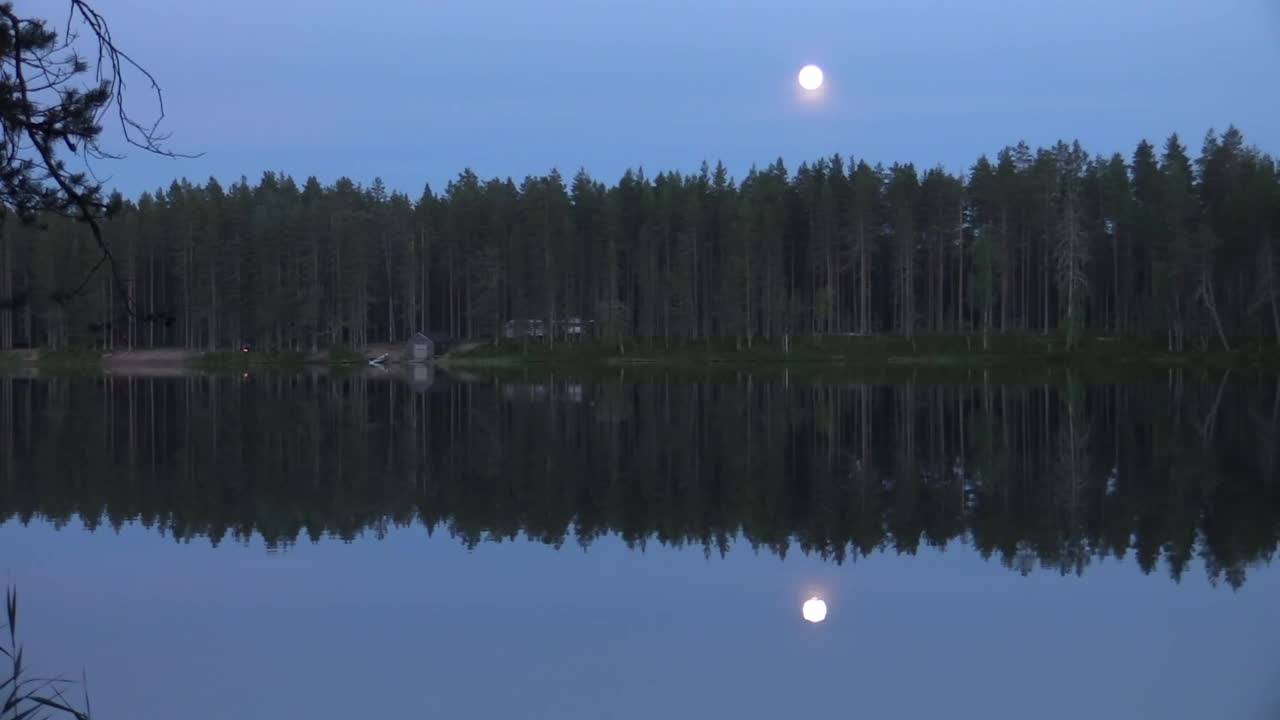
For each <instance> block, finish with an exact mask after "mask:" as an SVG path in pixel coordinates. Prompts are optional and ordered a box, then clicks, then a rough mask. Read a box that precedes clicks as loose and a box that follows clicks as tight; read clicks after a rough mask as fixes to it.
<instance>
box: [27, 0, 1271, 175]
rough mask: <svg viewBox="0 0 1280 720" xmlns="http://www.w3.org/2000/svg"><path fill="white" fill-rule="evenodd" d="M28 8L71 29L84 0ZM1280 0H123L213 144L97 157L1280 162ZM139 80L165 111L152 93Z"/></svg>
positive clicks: (113, 146)
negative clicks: (814, 75)
mask: <svg viewBox="0 0 1280 720" xmlns="http://www.w3.org/2000/svg"><path fill="white" fill-rule="evenodd" d="M28 4H30V5H31V6H32V7H33V8H37V9H47V11H48V14H49V16H50V17H53V18H54V21H55V25H60V24H61V22H62V21H63V20H65V17H64V16H65V13H64V12H63V9H64V8H63V7H62V6H64V5H65V3H57V2H34V3H28ZM1276 6H1277V3H1276V1H1275V0H1228V1H1227V2H1223V3H1210V2H1204V0H1165V1H1164V2H1161V3H1159V12H1153V11H1152V7H1153V6H1152V3H1151V2H1150V0H1080V2H1070V3H1066V2H1059V3H1044V2H1016V1H1015V0H970V1H969V2H963V3H957V2H955V1H954V0H916V1H914V2H909V3H899V2H847V1H846V0H812V1H811V2H806V3H796V4H795V6H794V7H788V8H787V11H786V12H785V13H784V12H779V7H780V6H779V5H778V4H777V3H776V2H765V1H764V0H699V2H687V1H679V0H655V2H651V3H620V2H598V1H594V2H593V1H592V0H546V1H545V2H533V3H531V2H528V0H432V2H422V1H421V0H379V1H378V2H376V3H365V4H363V5H362V6H361V10H360V12H358V13H351V12H350V11H349V10H350V8H349V5H347V4H344V3H338V2H331V1H321V2H315V1H314V0H312V1H311V2H307V1H306V0H273V1H272V2H266V3H264V2H261V1H260V0H220V2H204V3H200V2H182V3H175V2H173V1H172V0H129V2H114V3H109V7H108V6H107V4H104V5H103V7H102V10H103V12H104V14H106V15H107V17H108V20H109V22H110V23H111V31H112V36H113V38H114V40H115V41H116V42H117V43H118V44H119V45H120V46H121V47H122V48H124V49H125V50H127V51H128V52H129V55H130V56H131V57H132V58H134V59H135V60H137V61H138V62H139V63H141V64H142V65H143V66H145V67H147V68H148V69H150V70H152V71H153V72H154V74H155V75H156V79H157V81H159V83H160V85H161V86H162V87H163V88H164V93H165V96H164V99H165V111H166V112H165V121H164V123H163V124H162V125H161V127H160V129H161V131H163V132H169V133H172V138H171V139H170V142H169V143H168V145H169V146H170V148H171V149H173V150H175V151H178V152H183V153H188V154H199V153H203V155H201V156H200V157H199V158H196V159H181V160H173V159H170V158H158V157H148V156H147V154H146V153H143V152H141V151H137V152H130V148H128V146H126V145H125V144H124V143H123V141H122V140H121V139H120V138H119V137H118V135H119V133H118V131H117V130H115V129H113V127H111V126H112V123H107V125H108V127H107V128H106V130H105V131H104V132H105V133H106V135H107V137H106V138H104V141H105V142H106V148H105V149H107V150H111V151H118V152H122V153H124V154H126V155H127V159H126V160H124V161H119V162H102V163H97V164H96V166H95V168H94V170H95V172H97V173H98V174H99V175H100V176H105V177H104V179H105V180H106V184H107V187H108V188H118V189H120V190H121V191H123V192H124V193H125V194H127V195H136V194H137V193H139V192H141V191H142V190H154V189H156V188H158V187H159V188H163V187H168V184H169V182H170V181H171V180H173V179H174V178H175V177H182V176H185V177H188V178H191V179H192V180H194V181H203V180H206V179H208V177H209V176H210V175H214V176H216V177H217V178H218V179H219V181H220V182H222V183H223V184H224V185H226V184H227V183H230V182H234V181H236V180H238V179H239V178H240V176H241V175H246V176H247V177H248V179H249V180H250V182H254V181H256V180H258V179H259V178H260V177H261V175H262V172H263V171H266V170H278V171H283V172H287V173H290V174H292V175H294V176H295V178H297V179H298V180H299V181H301V180H302V179H305V178H306V176H307V175H311V174H314V175H316V176H318V178H319V179H320V180H321V181H322V182H326V183H328V182H333V181H334V180H335V179H337V178H338V177H339V176H342V175H346V176H348V177H350V178H351V179H353V180H355V181H357V182H361V183H366V184H367V183H369V182H371V181H372V180H373V179H374V178H375V177H381V178H382V179H383V180H384V181H385V182H386V184H387V186H388V187H389V188H392V189H399V190H402V191H405V192H408V193H409V194H410V195H411V196H414V197H416V196H417V194H418V193H420V192H421V191H422V185H423V183H424V182H430V183H431V184H432V187H433V188H435V189H436V190H440V189H442V188H443V186H444V184H445V183H447V182H448V181H449V180H451V179H454V178H456V177H457V174H458V173H459V172H461V171H462V170H463V169H464V168H466V167H468V166H469V167H471V168H472V169H474V170H475V171H476V172H477V173H478V174H479V175H480V176H481V177H486V178H487V177H492V176H494V175H498V176H501V177H504V178H505V177H507V176H512V177H513V178H514V179H515V181H516V182H517V183H519V181H520V179H521V178H523V177H524V176H525V175H526V174H541V173H546V172H548V171H549V170H550V169H551V168H552V167H557V168H559V169H560V171H561V173H562V174H565V175H568V176H570V177H571V176H572V175H573V173H574V171H576V170H577V169H578V168H579V167H582V168H585V169H586V170H587V171H588V172H589V173H591V175H592V176H594V177H596V178H597V179H600V180H604V181H607V182H614V181H616V180H617V179H618V178H619V177H621V176H622V173H623V172H624V171H625V170H626V169H627V168H632V169H635V168H637V167H639V166H643V167H644V168H645V170H646V171H647V172H649V173H652V172H657V171H660V170H682V171H683V170H689V171H696V170H697V168H698V166H699V164H700V163H701V162H702V161H703V160H704V159H705V160H708V161H709V162H711V163H712V164H714V163H715V161H716V160H723V161H724V162H725V164H726V165H727V166H728V167H729V169H730V172H731V173H733V174H735V175H737V176H738V177H739V178H741V176H742V175H743V174H744V173H745V172H746V171H747V170H748V169H749V168H750V167H751V165H752V164H756V163H766V162H770V161H772V160H774V159H776V158H778V157H782V158H783V159H784V160H785V161H786V163H787V166H788V168H789V169H794V168H795V166H796V165H798V164H799V163H800V162H801V161H813V160H814V159H816V158H818V157H824V156H830V155H831V154H832V153H835V152H840V153H843V154H844V155H845V156H846V157H848V156H856V157H857V158H859V159H866V160H868V161H870V162H871V163H872V164H874V163H876V162H885V163H892V162H895V161H901V162H914V163H916V164H917V165H918V166H921V165H922V166H924V167H932V166H933V165H935V164H937V163H941V164H943V165H944V167H945V168H946V169H947V170H949V171H952V172H967V171H968V169H969V168H970V167H971V166H972V165H973V163H974V161H975V160H977V158H978V156H979V155H980V154H982V153H988V154H994V153H995V152H998V151H999V150H1000V148H1001V147H1003V146H1004V145H1006V144H1013V143H1017V142H1018V141H1019V140H1026V141H1027V142H1028V143H1029V144H1031V145H1032V147H1035V146H1038V145H1052V144H1053V143H1055V142H1057V141H1058V140H1059V139H1066V140H1067V141H1071V140H1073V139H1079V140H1080V142H1081V143H1083V144H1084V146H1085V149H1086V150H1087V151H1089V152H1090V153H1103V154H1110V153H1112V152H1121V153H1123V154H1124V155H1125V156H1130V155H1131V154H1132V153H1133V150H1134V148H1135V147H1136V146H1137V144H1138V141H1139V140H1142V139H1144V138H1145V139H1147V140H1150V141H1152V142H1153V143H1155V144H1156V146H1157V147H1159V146H1160V145H1161V144H1162V143H1163V141H1164V139H1165V138H1166V137H1168V135H1169V133H1172V132H1175V131H1176V132H1178V133H1179V134H1180V135H1181V137H1182V138H1183V142H1185V143H1187V144H1189V145H1191V146H1192V150H1193V151H1198V149H1199V144H1200V140H1201V139H1202V138H1203V137H1204V134H1205V131H1206V130H1208V129H1209V128H1210V127H1214V128H1217V129H1218V130H1219V131H1221V130H1222V129H1225V128H1226V126H1227V125H1228V124H1231V123H1235V124H1236V125H1238V126H1239V127H1240V129H1241V130H1242V131H1243V132H1244V134H1245V138H1246V140H1247V141H1248V142H1251V143H1256V144H1258V145H1259V146H1260V147H1261V148H1262V149H1263V150H1266V151H1268V152H1271V153H1276V152H1280V123H1277V122H1275V118H1276V117H1280V93H1274V92H1272V93H1268V92H1260V91H1259V87H1260V86H1259V84H1258V80H1257V78H1267V77H1276V76H1277V74H1280V11H1277V9H1276ZM246 18H252V22H248V23H246V22H245V19H246ZM300 20H305V21H306V31H305V32H302V31H299V27H300V25H299V22H300ZM1100 28H1104V29H1106V30H1105V31H1100ZM1135 28H1141V31H1140V32H1137V31H1126V29H1135ZM59 29H61V28H59ZM851 29H854V30H853V32H854V33H855V34H854V35H851V34H850V33H851ZM979 37H991V38H999V41H998V42H975V40H974V39H975V38H979ZM851 38H856V39H851ZM1188 47H1194V48H1196V52H1187V48H1188ZM583 58H590V62H584V61H583ZM810 61H812V62H817V63H819V64H821V65H822V68H823V70H824V72H825V74H826V76H827V77H828V78H830V79H831V80H830V81H829V82H826V83H825V84H824V85H823V86H822V87H821V88H820V89H819V90H818V91H816V92H814V91H806V90H804V89H802V88H801V87H800V86H799V84H798V83H797V72H798V71H799V69H800V68H799V66H800V65H803V64H805V63H806V62H810ZM459 68H463V69H464V70H463V71H461V72H459ZM837 78H838V85H839V93H835V92H834V89H835V85H833V83H835V82H836V79H837ZM130 80H131V84H130V86H129V89H130V91H131V92H132V94H133V95H134V97H136V98H137V104H136V105H135V106H134V108H133V109H134V110H135V111H136V112H137V113H138V115H139V116H141V117H140V119H141V120H143V121H144V122H149V121H150V120H151V119H152V117H151V116H150V115H149V114H148V113H147V110H148V109H150V106H148V105H147V104H146V92H145V91H146V87H147V84H146V82H145V80H144V79H143V78H140V77H131V78H130ZM796 95H799V96H800V97H799V98H797V97H796ZM819 97H821V100H822V102H821V103H816V102H809V101H812V100H817V99H818V98H819ZM726 118H732V122H726Z"/></svg>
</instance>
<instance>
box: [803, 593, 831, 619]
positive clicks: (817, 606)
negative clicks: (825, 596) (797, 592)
mask: <svg viewBox="0 0 1280 720" xmlns="http://www.w3.org/2000/svg"><path fill="white" fill-rule="evenodd" d="M800 612H801V614H803V615H804V619H805V620H808V621H809V622H811V623H820V622H822V621H823V620H826V619H827V604H826V603H825V602H823V601H822V600H820V599H818V598H816V597H811V598H809V599H808V600H805V601H804V606H803V607H801V608H800Z"/></svg>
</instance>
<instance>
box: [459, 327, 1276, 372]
mask: <svg viewBox="0 0 1280 720" xmlns="http://www.w3.org/2000/svg"><path fill="white" fill-rule="evenodd" d="M439 363H440V365H441V366H443V367H446V368H447V367H457V368H461V369H486V368H487V369H501V368H508V369H510V368H521V367H585V366H604V367H627V366H652V367H662V368H687V369H696V368H711V367H721V368H728V369H732V368H804V369H815V368H820V367H821V368H828V369H838V368H850V369H856V368H879V367H900V368H972V369H980V368H991V369H997V368H1019V369H1029V368H1038V367H1081V366H1096V367H1115V368H1121V367H1138V368H1140V367H1155V368H1165V367H1169V368H1176V367H1211V368H1280V346H1276V345H1274V344H1271V345H1263V344H1252V345H1245V346H1241V347H1240V348H1236V349H1233V350H1232V351H1230V352H1226V351H1222V350H1220V349H1214V348H1210V349H1208V350H1205V351H1199V350H1197V351H1187V352H1181V353H1172V352H1169V351H1168V350H1167V349H1165V348H1163V347H1161V346H1159V345H1158V344H1154V343H1144V342H1140V341H1132V340H1120V339H1111V338H1085V339H1083V340H1081V341H1079V342H1078V343H1076V344H1075V345H1074V346H1073V347H1071V348H1070V349H1068V348H1067V345H1066V342H1065V340H1064V339H1062V338H1058V337H1054V336H1013V335H1005V336H992V337H991V338H990V339H989V345H988V347H987V348H986V349H984V348H983V344H982V338H981V337H980V336H941V335H939V336H921V337H918V338H915V339H914V340H913V339H907V338H902V337H890V336H841V337H832V336H827V337H804V338H795V339H793V340H791V341H790V342H788V343H787V344H786V345H785V346H784V345H782V344H780V343H756V344H754V345H753V346H752V347H749V348H748V347H745V346H740V345H738V344H735V343H732V342H728V343H725V342H703V343H692V342H687V343H671V344H669V345H663V344H660V343H659V344H644V343H621V344H619V343H601V342H582V343H558V344H556V345H555V346H551V345H548V344H542V343H529V344H522V343H512V342H503V343H497V344H493V343H490V344H486V345H480V346H474V347H472V348H471V349H470V350H469V351H467V352H465V353H461V354H457V353H454V354H449V355H446V356H444V357H443V358H441V359H440V361H439Z"/></svg>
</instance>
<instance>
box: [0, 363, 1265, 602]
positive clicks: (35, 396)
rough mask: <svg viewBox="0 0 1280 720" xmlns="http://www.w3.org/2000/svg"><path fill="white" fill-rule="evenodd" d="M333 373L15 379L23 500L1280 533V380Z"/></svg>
mask: <svg viewBox="0 0 1280 720" xmlns="http://www.w3.org/2000/svg"><path fill="white" fill-rule="evenodd" d="M623 373H624V374H626V375H628V378H627V379H620V378H619V377H612V378H607V377H602V378H600V379H598V380H592V381H587V382H581V381H579V380H575V379H572V378H564V377H556V376H554V375H550V376H541V377H531V378H530V379H528V380H525V381H523V382H496V381H495V382H480V383H468V384H461V383H455V382H449V381H447V379H444V378H437V381H436V384H435V385H434V386H433V387H431V388H430V389H427V390H423V389H421V388H419V389H414V388H413V387H412V386H410V385H407V384H404V383H399V382H394V381H386V380H378V379H375V378H376V376H373V377H366V376H362V375H356V376H345V377H344V376H338V375H329V374H311V375H270V376H261V377H258V376H254V377H248V376H246V377H240V376H230V377H228V376H222V377H190V378H127V377H100V378H93V379H72V378H53V379H49V380H22V379H13V378H7V379H3V380H0V471H2V474H0V477H4V478H5V481H4V482H3V483H0V518H18V519H20V520H22V521H23V522H28V521H30V520H32V519H34V518H46V519H49V520H52V521H53V522H55V523H57V524H59V525H61V524H65V523H68V522H72V521H74V520H75V519H76V518H79V520H80V522H83V523H84V524H85V525H86V526H88V527H89V528H96V527H99V526H108V527H116V528H119V527H120V526H122V525H123V524H124V523H127V522H133V521H138V522H141V523H142V524H144V525H146V526H148V527H150V528H153V529H154V530H155V531H157V532H160V533H164V534H167V535H171V536H172V537H174V538H175V539H176V540H179V541H183V542H186V541H191V540H192V539H195V538H204V539H207V540H209V541H212V542H213V543H214V544H215V545H216V544H217V543H219V542H223V541H226V540H228V539H233V540H240V541H246V542H247V541H248V540H250V539H252V538H255V537H261V538H262V539H263V540H265V542H266V543H267V545H268V547H271V548H287V547H288V546H290V545H291V544H293V543H295V542H297V541H299V540H304V541H305V539H306V538H310V539H311V540H319V539H320V538H324V537H340V538H344V539H347V540H351V539H354V538H356V537H359V536H361V535H372V536H380V535H381V534H382V533H384V532H387V531H388V529H389V528H392V527H397V526H399V527H407V526H411V525H418V524H419V523H420V524H421V525H423V526H425V527H426V530H427V532H428V533H432V532H445V533H447V534H448V535H450V536H452V537H454V538H457V539H458V540H459V541H460V542H463V543H466V544H467V545H471V546H474V545H476V544H478V543H482V542H490V541H503V540H507V539H513V538H517V537H528V538H530V539H533V540H535V541H540V542H545V543H548V544H552V545H555V546H557V547H558V546H562V545H566V544H575V543H576V544H582V545H587V544H590V543H591V542H593V541H594V540H595V539H596V538H599V537H602V536H617V537H621V538H622V539H624V540H625V541H626V542H627V543H628V544H629V545H630V546H632V547H634V548H637V549H640V548H643V547H644V546H645V545H646V544H647V543H653V542H657V543H662V544H664V545H677V546H682V545H683V546H692V547H693V548H701V549H702V550H703V551H705V552H706V553H708V554H709V555H711V554H723V553H728V552H733V548H734V547H738V548H743V547H746V546H751V547H755V548H758V549H765V550H768V551H770V552H772V553H776V554H778V555H781V556H785V555H786V554H787V553H789V552H797V551H799V552H803V553H806V554H815V555H818V556H821V557H823V558H827V559H828V560H830V561H831V562H836V563H843V562H852V561H855V560H856V559H857V558H859V557H863V556H866V555H869V554H872V553H881V552H888V553H898V554H908V555H910V554H915V553H917V552H919V551H920V550H922V549H923V548H928V547H943V546H947V545H950V544H952V543H961V544H964V545H967V546H970V547H972V548H973V549H974V550H976V551H978V552H979V553H981V554H982V555H984V556H986V557H988V558H992V559H995V560H998V561H999V562H1001V563H1002V564H1004V565H1005V566H1007V567H1009V568H1010V569H1013V570H1016V571H1018V572H1022V573H1028V572H1032V571H1033V570H1034V569H1036V568H1038V567H1041V568H1046V569H1050V570H1052V571H1055V572H1061V573H1073V574H1078V573H1084V572H1086V571H1087V568H1088V567H1089V566H1090V565H1091V564H1093V563H1095V562H1098V561H1101V560H1103V559H1108V558H1125V559H1127V561H1128V562H1132V563H1134V565H1135V566H1136V567H1137V568H1140V569H1141V570H1142V571H1143V572H1148V573H1149V572H1153V571H1156V570H1157V569H1161V570H1163V571H1164V572H1168V573H1169V574H1170V575H1171V576H1172V577H1173V578H1175V579H1177V578H1181V577H1182V576H1183V575H1184V574H1185V573H1186V572H1187V571H1188V570H1189V569H1192V568H1197V572H1199V571H1200V570H1199V568H1203V571H1204V572H1206V573H1207V574H1208V576H1209V577H1210V578H1211V579H1212V580H1214V581H1215V582H1225V583H1227V584H1229V585H1231V586H1239V585H1240V584H1241V583H1243V582H1244V581H1245V578H1246V574H1247V572H1248V570H1249V568H1250V567H1255V566H1257V565H1258V564H1260V563H1265V562H1269V561H1270V559H1271V558H1272V557H1273V556H1274V553H1275V549H1276V545H1277V542H1280V483H1278V482H1277V463H1278V462H1280V455H1278V454H1277V450H1278V443H1280V379H1277V378H1274V377H1267V376H1255V377H1238V378H1229V377H1228V376H1227V375H1222V374H1214V373H1209V372H1207V371H1205V372H1192V371H1187V370H1171V371H1168V372H1162V373H1160V374H1159V376H1158V377H1151V376H1150V375H1148V378H1147V379H1146V380H1145V381H1144V382H1141V383H1129V384H1110V385H1108V384H1103V385H1086V384H1085V383H1083V382H1081V381H1080V380H1079V379H1077V378H1076V377H1075V376H1073V375H1072V374H1071V373H1070V372H1067V373H1065V374H1064V373H1062V372H1059V371H1053V372H1052V373H1050V374H1046V375H1044V376H1043V377H1042V378H1041V379H1040V380H1039V381H1038V382H1023V383H1020V384H996V383H994V382H992V381H991V380H990V379H989V376H988V375H987V374H984V373H974V374H971V375H969V376H968V377H967V379H964V380H963V381H959V382H951V383H949V384H937V383H934V382H920V381H916V382H902V383H898V384H895V385H876V384H860V383H848V384H843V385H828V384H820V383H808V382H805V383H801V382H795V381H789V380H787V379H786V377H785V376H783V377H776V376H774V377H764V376H754V375H750V374H738V375H734V374H728V375H717V376H714V377H709V378H706V379H704V380H703V381H701V382H689V381H687V380H684V379H675V378H673V377H671V376H669V375H666V374H658V373H643V374H640V375H636V373H635V372H634V371H625V370H624V371H623Z"/></svg>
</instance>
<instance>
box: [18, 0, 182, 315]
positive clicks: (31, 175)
mask: <svg viewBox="0 0 1280 720" xmlns="http://www.w3.org/2000/svg"><path fill="white" fill-rule="evenodd" d="M80 27H83V28H88V38H87V40H88V42H89V44H90V45H96V60H95V61H93V62H90V61H88V60H86V59H85V58H84V57H82V56H81V54H80V52H79V50H78V49H77V46H78V44H79V43H78V41H79V35H78V33H77V32H76V30H77V28H80ZM91 72H92V81H91V82H90V83H88V84H86V83H84V82H83V81H84V80H85V79H87V77H86V76H88V75H89V74H90V73H91ZM129 72H137V73H140V74H141V75H142V77H143V78H144V79H145V80H146V81H147V82H148V83H149V84H150V89H151V92H153V93H154V94H155V97H156V100H157V102H158V103H159V111H158V113H157V117H156V118H155V120H154V122H151V123H144V122H141V121H139V120H138V119H136V118H135V117H134V116H133V115H131V114H130V112H129V110H128V108H127V105H126V103H125V92H126V87H127V82H126V78H127V75H128V73H129ZM113 110H114V111H115V113H116V115H117V117H118V119H119V122H120V126H121V129H122V131H123V133H124V138H125V141H126V142H128V143H129V144H130V145H133V146H134V147H138V148H141V149H143V150H145V151H147V152H150V153H154V154H158V155H164V156H167V157H178V154H176V153H173V152H171V151H169V150H167V149H165V147H164V141H165V140H166V139H167V137H168V136H167V135H163V134H161V133H160V132H159V124H160V122H161V121H162V120H163V119H164V97H163V93H162V91H161V89H160V85H159V84H158V83H157V82H156V80H155V78H154V77H153V76H152V75H151V73H150V72H148V71H147V70H146V69H145V68H143V67H142V66H141V65H139V64H138V63H137V62H136V61H134V59H133V58H132V57H130V56H129V55H128V54H127V53H125V52H124V51H122V50H121V49H120V48H119V47H118V46H117V45H116V43H115V41H114V40H113V39H112V35H111V29H110V27H109V26H108V25H107V22H106V20H105V19H104V18H103V17H102V15H101V14H99V13H98V12H97V11H96V10H94V9H93V7H92V6H91V5H90V4H89V3H88V2H85V0H70V7H69V13H68V17H67V23H66V30H65V32H64V33H63V34H62V35H61V36H59V35H58V34H57V33H56V32H55V31H53V30H50V29H49V25H48V23H47V21H45V20H44V19H41V18H23V17H19V16H18V14H17V13H16V12H15V10H14V8H13V5H12V3H3V4H0V131H2V132H0V206H2V207H0V212H3V213H5V214H7V213H8V212H12V213H13V214H15V215H17V216H18V217H19V218H20V219H21V220H22V221H23V222H32V221H34V220H35V218H37V217H38V216H40V215H41V214H46V213H54V214H59V215H64V216H67V217H71V218H74V219H75V220H78V221H80V222H83V223H84V224H85V225H87V226H88V228H89V230H90V232H91V233H92V234H93V238H94V241H95V242H96V243H97V245H98V248H99V249H100V250H101V252H102V260H101V261H100V262H98V263H96V264H95V265H94V266H93V268H92V269H91V270H90V271H89V273H88V274H87V276H86V277H85V278H84V279H83V280H82V281H81V282H79V283H78V284H77V285H76V286H75V287H73V288H69V289H59V290H52V291H50V292H49V297H50V299H52V300H53V301H55V302H57V303H59V304H65V303H66V302H67V301H68V300H70V299H71V298H73V297H75V296H77V295H79V294H80V293H82V292H84V291H85V289H86V288H87V287H88V285H89V282H90V280H92V278H93V277H94V276H95V275H96V274H97V272H98V271H99V270H100V269H101V268H102V267H103V266H106V267H107V268H108V269H109V271H110V272H111V273H112V276H113V279H114V281H115V282H114V285H115V287H116V291H117V292H118V293H119V294H120V296H121V299H122V300H123V302H124V307H125V311H126V312H127V313H128V314H129V315H131V316H136V312H135V310H134V306H133V302H132V298H131V297H130V294H129V292H128V290H127V288H128V285H127V283H126V282H125V281H124V278H122V277H121V276H120V269H119V267H118V266H117V264H116V262H115V258H114V256H113V255H112V252H111V248H110V246H109V244H108V243H107V242H106V240H105V239H104V238H103V234H102V227H101V224H100V221H101V220H102V219H103V218H106V217H109V216H110V215H111V213H112V211H113V209H114V208H113V207H112V205H111V203H110V202H109V201H108V199H107V198H106V197H105V195H104V192H103V186H102V183H101V182H100V181H99V180H98V179H97V178H96V177H95V176H93V174H92V173H91V172H89V171H88V166H89V163H90V162H91V161H92V160H95V159H118V158H119V157H121V156H119V155H114V154H112V153H109V152H107V151H105V150H104V149H103V147H102V146H101V144H100V138H101V134H102V121H103V119H104V118H105V117H106V115H107V114H108V113H110V112H111V111H113ZM60 153H66V154H70V155H76V156H79V157H80V159H81V161H82V163H83V164H84V167H85V169H83V170H78V169H72V168H71V167H69V166H68V165H67V162H66V160H65V159H64V156H63V155H60ZM29 299H30V298H29V297H28V295H27V294H25V293H24V295H23V297H22V298H17V297H13V298H6V299H0V309H4V308H8V309H14V308H16V307H19V306H21V305H22V304H25V303H26V302H27V301H28V300H29Z"/></svg>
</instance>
